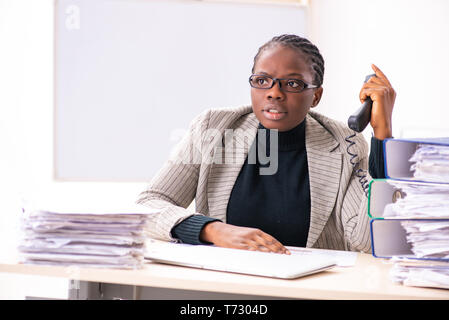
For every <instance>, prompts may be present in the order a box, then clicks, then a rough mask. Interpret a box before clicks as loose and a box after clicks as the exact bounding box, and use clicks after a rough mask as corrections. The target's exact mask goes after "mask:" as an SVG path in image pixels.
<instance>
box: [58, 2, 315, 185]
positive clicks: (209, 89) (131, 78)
mask: <svg viewBox="0 0 449 320" xmlns="http://www.w3.org/2000/svg"><path fill="white" fill-rule="evenodd" d="M55 4H56V7H55V132H54V134H55V136H54V147H55V148H54V158H55V159H54V166H55V178H56V179H58V180H79V181H148V180H149V179H150V178H151V177H152V176H153V175H154V174H155V173H156V172H157V170H158V169H159V168H160V167H161V166H162V164H163V163H164V162H165V160H166V159H167V157H168V155H169V153H170V150H171V148H172V147H173V146H174V145H175V143H176V142H177V141H179V139H180V137H181V136H182V135H183V134H184V133H185V132H186V130H187V129H188V125H189V123H190V121H191V120H192V119H193V118H194V117H195V116H196V115H197V114H199V113H200V112H202V111H204V110H205V109H208V108H216V107H233V106H239V105H243V104H250V89H249V84H248V77H249V75H250V73H251V67H252V62H253V58H254V55H255V54H256V52H257V49H258V48H259V47H260V46H261V45H262V44H263V43H265V42H266V41H268V40H269V39H271V38H272V37H273V36H275V35H279V34H283V33H295V34H298V35H304V34H305V30H306V25H307V23H306V8H304V7H300V6H293V5H266V4H238V3H207V2H199V1H150V0H139V1H132V0H59V1H56V2H55Z"/></svg>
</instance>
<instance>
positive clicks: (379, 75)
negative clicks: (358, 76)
mask: <svg viewBox="0 0 449 320" xmlns="http://www.w3.org/2000/svg"><path fill="white" fill-rule="evenodd" d="M371 68H372V69H373V71H374V72H375V73H376V77H377V78H380V79H382V80H384V81H385V82H386V83H387V84H388V85H389V86H391V84H390V81H389V80H388V78H387V76H386V75H385V74H384V73H383V72H382V70H380V69H379V68H378V67H377V66H376V65H375V64H371ZM373 78H374V77H373ZM370 80H371V79H370Z"/></svg>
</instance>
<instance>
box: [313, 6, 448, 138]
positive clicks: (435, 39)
mask: <svg viewBox="0 0 449 320" xmlns="http://www.w3.org/2000/svg"><path fill="white" fill-rule="evenodd" d="M448 17H449V1H447V0H428V1H418V0H376V1H374V0H339V1H335V0H310V20H309V21H310V26H309V31H310V38H311V40H312V41H313V42H314V43H315V44H316V45H317V46H318V47H319V48H320V50H321V51H322V54H323V56H324V59H325V67H326V70H325V76H324V89H325V91H324V93H323V98H322V101H321V103H320V105H319V106H318V108H317V109H316V111H321V112H323V113H325V114H327V115H329V116H331V117H333V118H336V119H339V120H341V121H344V122H346V121H347V118H348V116H349V115H350V114H351V113H352V112H354V111H355V110H356V109H357V108H358V106H359V105H360V102H359V99H358V96H359V92H360V89H361V86H362V83H363V80H364V78H365V75H367V74H369V73H372V70H371V68H370V65H371V63H374V64H376V65H377V66H378V67H379V68H380V69H381V70H382V71H383V72H384V73H385V74H386V75H387V77H388V78H389V80H390V82H391V83H392V85H393V88H394V89H395V90H396V92H397V98H396V103H395V108H394V113H393V134H394V136H395V137H400V136H407V137H411V136H417V135H422V136H441V135H444V136H449V125H448V124H447V119H448V118H449V108H448V104H447V103H446V101H445V100H446V97H445V95H446V91H447V83H448V82H447V80H446V79H447V75H448V74H449V59H448V57H449V19H448ZM365 131H366V132H364V133H366V135H367V136H370V134H371V130H368V128H367V129H366V130H365Z"/></svg>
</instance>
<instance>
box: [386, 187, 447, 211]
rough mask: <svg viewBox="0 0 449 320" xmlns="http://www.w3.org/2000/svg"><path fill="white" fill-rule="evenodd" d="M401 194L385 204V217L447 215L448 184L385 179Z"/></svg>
mask: <svg viewBox="0 0 449 320" xmlns="http://www.w3.org/2000/svg"><path fill="white" fill-rule="evenodd" d="M387 182H388V183H389V184H391V185H393V186H394V187H395V188H397V189H398V190H401V193H402V195H403V197H402V198H399V199H397V200H396V202H394V203H390V204H388V205H386V206H385V209H384V213H383V216H384V217H385V218H401V217H402V218H430V217H431V218H440V217H441V218H444V217H449V184H443V183H423V182H404V181H400V180H387Z"/></svg>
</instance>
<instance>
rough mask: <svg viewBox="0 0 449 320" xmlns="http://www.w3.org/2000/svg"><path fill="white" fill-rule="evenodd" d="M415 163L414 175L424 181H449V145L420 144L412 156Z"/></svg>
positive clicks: (413, 166) (411, 159) (412, 168)
mask: <svg viewBox="0 0 449 320" xmlns="http://www.w3.org/2000/svg"><path fill="white" fill-rule="evenodd" d="M410 161H411V162H414V164H413V165H412V166H411V168H410V169H411V170H412V171H414V174H413V176H414V177H415V178H416V179H419V180H423V181H435V182H446V183H447V182H449V147H448V146H443V145H428V144H423V145H419V146H418V148H417V150H416V152H415V154H414V155H413V157H412V158H410Z"/></svg>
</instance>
